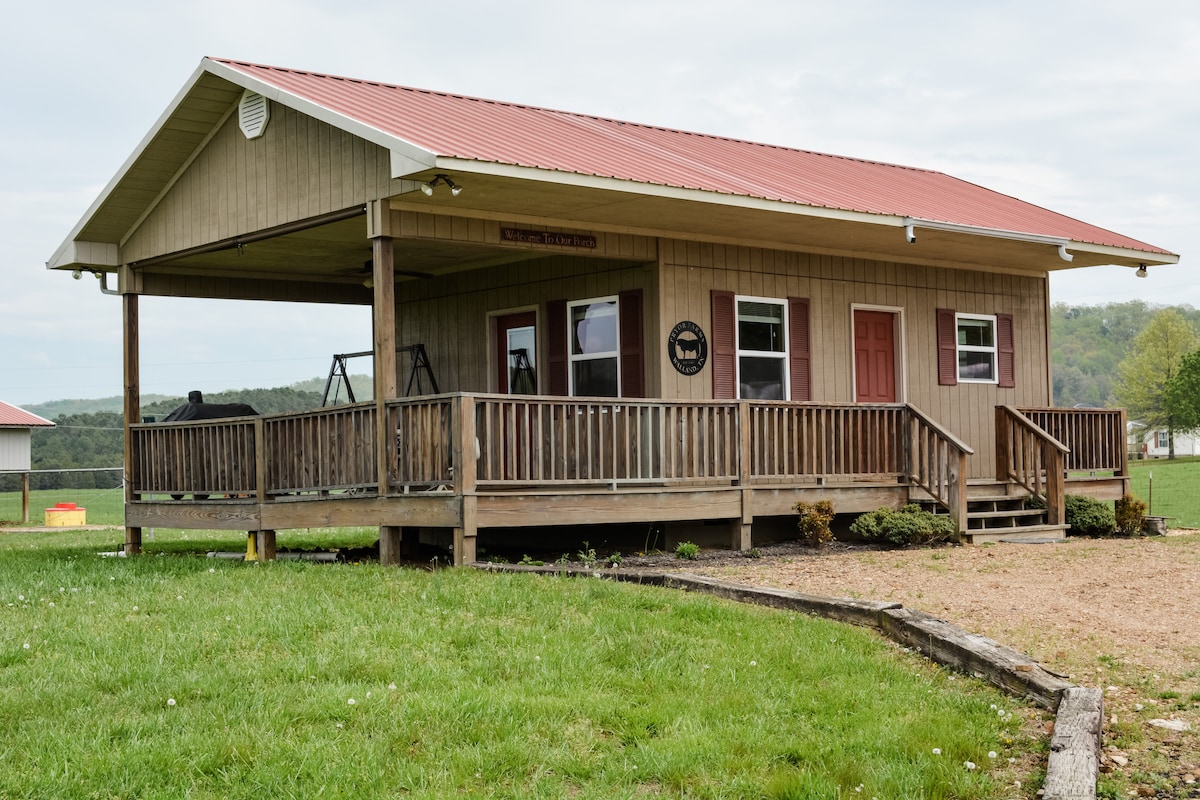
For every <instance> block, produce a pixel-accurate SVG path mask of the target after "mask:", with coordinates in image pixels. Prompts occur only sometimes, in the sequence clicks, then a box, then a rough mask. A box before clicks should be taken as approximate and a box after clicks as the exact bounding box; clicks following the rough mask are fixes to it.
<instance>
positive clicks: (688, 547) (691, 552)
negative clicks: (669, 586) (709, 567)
mask: <svg viewBox="0 0 1200 800" xmlns="http://www.w3.org/2000/svg"><path fill="white" fill-rule="evenodd" d="M698 555H700V545H698V544H695V543H693V542H680V543H679V544H678V545H676V546H675V557H676V558H686V559H687V560H688V561H694V560H695V558H696V556H698Z"/></svg>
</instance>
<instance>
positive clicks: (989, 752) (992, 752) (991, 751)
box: [988, 750, 996, 758]
mask: <svg viewBox="0 0 1200 800" xmlns="http://www.w3.org/2000/svg"><path fill="white" fill-rule="evenodd" d="M995 757H996V751H995V750H988V758H995Z"/></svg>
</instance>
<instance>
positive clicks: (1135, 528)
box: [1113, 494, 1146, 536]
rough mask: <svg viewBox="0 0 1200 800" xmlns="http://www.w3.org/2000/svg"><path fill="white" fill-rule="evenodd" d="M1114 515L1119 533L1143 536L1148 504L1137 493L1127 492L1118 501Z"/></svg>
mask: <svg viewBox="0 0 1200 800" xmlns="http://www.w3.org/2000/svg"><path fill="white" fill-rule="evenodd" d="M1113 516H1114V518H1115V521H1116V525H1117V533H1119V534H1121V535H1122V536H1141V535H1142V525H1143V524H1144V523H1145V521H1146V504H1145V503H1143V502H1142V501H1141V500H1139V499H1138V498H1137V497H1136V496H1135V495H1132V494H1127V495H1125V496H1124V497H1122V498H1121V499H1120V500H1118V501H1117V502H1116V504H1115V505H1114V508H1113Z"/></svg>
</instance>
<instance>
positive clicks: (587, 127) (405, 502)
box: [47, 58, 1178, 563]
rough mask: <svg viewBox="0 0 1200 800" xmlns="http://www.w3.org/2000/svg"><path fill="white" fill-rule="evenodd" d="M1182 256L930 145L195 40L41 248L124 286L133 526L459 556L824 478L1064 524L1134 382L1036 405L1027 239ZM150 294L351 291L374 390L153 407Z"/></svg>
mask: <svg viewBox="0 0 1200 800" xmlns="http://www.w3.org/2000/svg"><path fill="white" fill-rule="evenodd" d="M1177 261H1178V256H1177V255H1175V254H1173V253H1170V252H1168V251H1166V250H1163V249H1161V248H1158V247H1155V246H1153V245H1150V244H1147V243H1144V242H1141V241H1138V240H1136V239H1133V238H1130V237H1129V236H1125V235H1122V234H1118V233H1115V232H1112V231H1108V230H1104V229H1102V228H1099V227H1096V226H1094V225H1090V224H1087V223H1085V222H1081V221H1078V220H1075V219H1072V218H1069V217H1067V216H1064V215H1062V214H1057V213H1054V212H1052V211H1049V210H1046V209H1043V208H1041V207H1038V206H1036V205H1033V204H1031V203H1027V202H1023V201H1021V200H1018V199H1015V198H1012V197H1009V196H1006V195H1003V194H1000V193H997V192H993V191H990V190H988V189H986V188H983V187H980V186H978V185H974V184H971V183H968V182H966V181H962V180H959V179H956V178H954V177H951V176H949V175H946V174H943V173H939V172H935V171H930V170H923V169H918V168H912V167H906V166H897V165H892V164H884V163H877V162H873V161H866V160H860V159H854V158H846V157H841V156H832V155H825V154H821V153H814V152H808V151H804V150H798V149H792V148H788V147H782V146H774V145H766V144H758V143H753V142H747V141H738V140H734V139H729V138H724V137H720V136H709V135H704V134H698V133H691V132H685V131H678V130H669V129H664V128H661V127H655V126H652V125H641V124H636V123H633V122H627V121H621V120H614V119H604V118H600V117H596V116H589V115H586V114H581V113H568V112H562V111H555V110H550V109H544V108H536V107H530V106H526V105H520V104H516V103H508V102H498V101H492V100H483V99H478V98H472V97H464V96H458V95H454V94H448V93H444V92H437V91H429V90H422V89H413V88H406V87H403V86H397V85H392V84H388V83H381V82H377V81H367V80H354V79H349V78H344V77H337V76H332V75H323V74H317V73H313V72H306V71H303V70H297V69H285V68H279V67H271V66H263V65H258V64H251V63H245V62H241V61H233V60H226V59H213V58H206V59H203V60H202V61H201V63H200V65H199V67H198V68H197V69H196V71H195V73H194V74H193V75H192V76H191V79H190V80H189V81H188V82H187V84H186V85H185V86H184V87H183V89H182V90H181V91H180V93H179V94H178V95H177V97H176V98H175V100H174V101H173V103H172V104H171V105H170V106H169V107H168V108H167V109H166V111H165V112H164V113H163V114H162V116H161V117H160V118H159V120H158V122H157V123H156V124H155V126H154V127H153V129H152V130H150V131H149V133H148V134H147V135H146V137H145V138H144V139H143V140H142V142H141V143H140V144H139V145H138V146H137V148H136V150H135V151H134V153H133V155H132V156H131V157H130V158H129V159H128V161H127V162H126V163H125V164H124V166H123V167H122V168H121V169H120V171H119V172H118V173H117V174H116V175H115V176H114V177H113V179H112V180H111V182H110V183H109V184H108V186H107V187H106V188H105V189H104V191H103V193H102V194H101V195H100V197H99V198H97V200H96V201H95V203H94V204H93V205H92V206H91V208H89V209H88V211H87V212H86V214H85V215H84V217H83V219H81V220H80V222H79V223H78V224H77V225H76V226H75V228H74V229H73V230H72V231H71V232H70V233H69V235H68V236H67V237H66V240H65V241H64V242H63V243H62V245H61V246H60V247H59V248H58V250H57V251H56V252H55V253H54V254H53V256H52V257H51V258H50V260H49V262H48V264H47V266H48V268H50V269H55V270H63V271H67V272H71V271H76V272H82V271H87V272H91V273H93V274H95V275H96V276H97V277H99V278H101V284H100V285H101V288H102V289H103V290H105V291H107V292H109V293H113V294H119V296H120V298H121V320H122V326H123V330H124V372H125V374H124V385H125V387H126V395H125V409H124V412H125V424H126V427H127V431H126V437H125V448H126V452H125V468H126V493H127V494H126V505H125V524H126V540H125V547H126V550H127V552H129V553H136V552H138V551H139V549H140V546H141V531H142V529H143V528H146V527H167V528H210V529H211V528H217V529H229V530H246V531H250V532H253V533H254V534H255V535H256V536H257V543H258V551H259V553H260V554H262V555H263V556H264V557H267V558H269V557H271V555H272V553H273V552H274V548H275V541H276V534H277V532H284V533H283V535H286V531H287V530H288V529H296V528H309V527H323V526H328V527H333V526H344V525H369V526H378V528H379V530H380V558H381V560H382V561H383V562H385V563H395V562H397V561H399V560H400V559H401V558H403V557H405V554H406V553H410V552H412V551H413V548H415V547H416V546H418V545H419V544H420V543H421V542H425V541H437V540H441V541H445V542H447V543H448V544H449V545H452V547H453V557H454V560H455V562H456V563H465V562H470V561H473V560H475V558H476V555H477V552H478V549H477V542H478V541H479V540H480V538H481V537H483V538H484V539H485V540H488V541H493V542H500V541H504V540H505V538H506V537H517V536H519V535H521V534H522V533H528V532H529V531H533V530H542V531H549V532H548V533H546V535H548V536H553V535H554V533H553V530H554V527H555V526H571V525H591V524H597V523H612V524H631V525H658V526H662V528H663V529H664V530H665V532H666V534H667V536H668V537H676V538H680V537H691V536H693V535H694V534H697V535H698V534H700V533H704V534H707V535H709V536H710V537H713V536H715V537H716V538H717V539H719V540H720V541H721V542H724V543H727V544H728V546H730V547H732V548H737V549H743V550H744V549H748V548H750V547H751V546H752V544H753V542H754V541H756V537H762V536H766V535H769V533H768V532H769V531H770V530H772V526H776V527H778V526H779V525H780V523H781V521H782V522H784V523H785V524H786V525H787V526H788V527H790V529H791V530H792V531H794V530H795V520H794V513H793V507H794V505H795V503H796V502H797V501H799V500H815V499H828V500H831V501H833V503H834V505H835V508H836V510H837V511H838V512H839V513H847V514H849V513H855V512H863V511H869V510H874V509H876V508H879V507H881V506H895V507H898V506H900V505H903V504H905V503H908V502H919V503H924V504H926V505H927V506H928V507H930V508H932V509H936V510H938V511H940V512H942V513H946V514H949V515H950V516H951V518H952V519H953V520H954V523H955V526H956V529H957V530H958V532H959V534H960V538H961V539H962V540H963V541H982V540H987V539H989V538H997V537H1002V536H1022V535H1023V536H1047V535H1049V536H1061V534H1062V531H1063V529H1064V528H1065V523H1064V521H1063V516H1062V497H1063V495H1064V492H1065V491H1067V486H1068V484H1070V491H1072V492H1079V493H1086V494H1090V495H1092V496H1095V497H1101V498H1110V499H1111V498H1115V497H1119V496H1120V495H1121V494H1122V493H1124V491H1125V490H1126V488H1127V485H1128V470H1127V454H1126V448H1125V440H1124V436H1125V419H1124V413H1123V412H1122V411H1120V410H1111V409H1108V410H1093V409H1060V408H1052V407H1051V406H1052V404H1051V386H1052V381H1051V374H1050V348H1049V335H1050V332H1049V306H1050V298H1049V292H1048V287H1049V273H1050V272H1051V271H1053V270H1058V269H1080V268H1087V267H1090V266H1094V265H1102V264H1116V265H1122V266H1126V267H1129V268H1130V276H1131V278H1132V276H1133V273H1134V270H1138V269H1142V268H1144V267H1145V266H1147V265H1158V264H1169V263H1174V262H1177ZM110 282H111V284H110ZM164 296H169V297H195V298H228V299H258V300H273V301H279V302H287V303H296V304H302V303H348V304H359V305H363V306H370V307H371V313H372V315H373V330H374V341H373V342H372V343H371V353H372V354H373V358H374V375H375V383H374V386H375V390H374V391H375V395H374V397H373V398H370V399H363V400H361V401H360V402H355V403H352V404H348V405H341V406H336V407H331V408H320V409H313V410H311V411H309V412H304V413H296V414H284V415H264V416H255V417H235V418H228V419H220V420H205V421H190V422H179V423H162V422H141V421H140V420H141V416H140V406H139V379H138V375H139V364H138V310H139V304H140V303H141V302H143V301H144V302H153V301H154V298H155V297H164ZM304 324H305V317H304V314H303V312H302V310H298V311H297V314H296V317H295V325H296V326H298V327H300V326H303V325H304ZM188 388H193V387H188ZM200 388H202V387H200ZM1032 497H1036V498H1038V499H1039V500H1040V501H1041V503H1040V504H1038V505H1042V506H1044V508H1029V506H1030V505H1034V504H1031V503H1029V502H1027V501H1028V500H1029V499H1030V498H1032ZM695 540H697V539H695V538H693V541H695Z"/></svg>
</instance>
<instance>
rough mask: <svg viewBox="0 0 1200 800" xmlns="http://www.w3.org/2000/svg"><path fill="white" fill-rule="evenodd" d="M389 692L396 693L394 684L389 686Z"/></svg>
mask: <svg viewBox="0 0 1200 800" xmlns="http://www.w3.org/2000/svg"><path fill="white" fill-rule="evenodd" d="M388 691H392V692H394V691H396V684H394V683H389V684H388Z"/></svg>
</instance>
